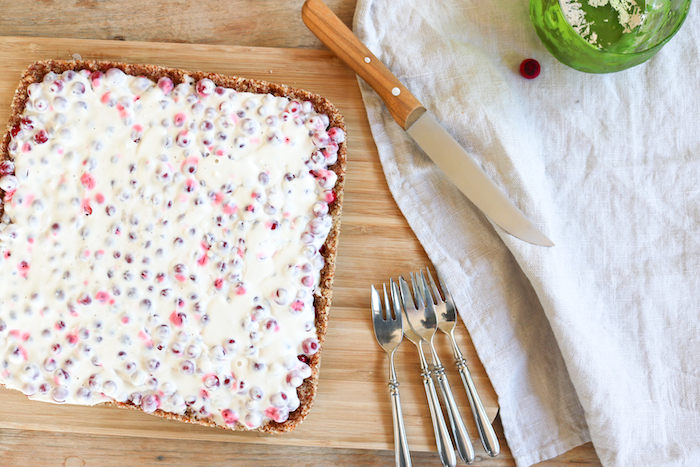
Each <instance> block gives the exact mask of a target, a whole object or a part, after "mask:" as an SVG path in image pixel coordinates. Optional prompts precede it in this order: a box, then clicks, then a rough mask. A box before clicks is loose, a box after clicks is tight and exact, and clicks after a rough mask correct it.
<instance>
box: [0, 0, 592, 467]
mask: <svg viewBox="0 0 700 467" xmlns="http://www.w3.org/2000/svg"><path fill="white" fill-rule="evenodd" d="M326 3H327V4H328V6H329V7H330V8H331V9H332V10H333V11H334V12H335V13H336V14H337V15H338V16H339V17H340V19H341V20H342V21H343V22H345V23H346V24H347V25H351V24H352V16H353V13H354V10H355V3H356V0H327V1H326ZM302 4H303V0H291V1H283V2H280V1H279V0H249V1H245V0H224V1H222V0H218V1H214V0H197V1H193V0H161V1H158V0H112V1H110V0H23V1H17V0H0V36H44V37H63V38H81V39H107V40H120V41H152V42H175V43H177V42H182V43H191V44H217V45H239V46H253V47H292V48H309V49H324V48H325V47H324V46H323V45H322V44H321V43H320V41H319V40H318V39H316V38H315V37H314V36H313V34H311V32H309V30H308V29H307V28H306V27H305V26H304V24H303V23H302V21H301V17H300V11H301V5H302ZM412 254H414V255H415V256H416V258H415V259H416V260H423V258H425V254H424V253H423V252H413V253H412ZM495 426H496V431H497V434H498V436H499V438H500V440H501V444H502V451H501V455H499V456H498V457H497V458H480V459H479V460H478V461H477V463H476V465H480V466H494V467H495V466H499V467H505V466H514V465H515V462H514V460H513V458H512V456H511V455H510V451H509V450H508V447H507V444H506V441H505V439H504V436H503V429H502V427H501V424H500V420H499V419H496V423H495ZM0 459H1V461H0V465H2V467H5V466H7V467H14V466H22V467H24V466H34V465H42V466H54V465H56V466H58V465H60V466H66V467H70V466H83V465H88V466H112V465H114V466H123V465H135V466H151V465H158V466H164V465H167V466H199V465H206V466H224V465H226V466H243V465H259V466H326V465H328V466H350V465H393V451H374V450H364V449H337V448H319V447H303V448H299V447H288V446H266V445H259V444H247V443H240V444H233V443H230V442H214V441H196V442H194V441H193V442H189V443H187V442H182V441H179V440H171V439H158V438H139V437H127V436H97V435H87V434H75V433H61V432H44V431H34V430H31V431H30V430H14V429H2V430H0ZM413 464H414V465H415V466H423V465H426V466H427V465H439V464H440V463H439V460H438V458H437V456H436V454H435V453H426V452H420V453H419V452H415V453H413ZM573 465H576V466H577V467H594V466H600V465H601V464H600V461H599V460H598V457H597V456H596V454H595V451H594V450H593V447H592V446H591V444H590V443H589V444H586V445H584V446H581V447H579V448H576V449H574V450H572V451H570V452H568V453H566V454H564V455H562V456H560V457H558V458H556V459H552V460H549V461H546V462H543V463H541V464H539V466H540V467H545V466H546V467H555V466H556V467H571V466H573Z"/></svg>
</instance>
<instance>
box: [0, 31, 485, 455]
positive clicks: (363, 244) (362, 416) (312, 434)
mask: <svg viewBox="0 0 700 467" xmlns="http://www.w3.org/2000/svg"><path fill="white" fill-rule="evenodd" d="M19 51H23V52H22V53H20V52H19ZM73 53H79V54H81V56H82V58H85V59H102V60H118V61H128V62H135V63H154V64H158V65H165V66H174V67H179V68H184V69H190V70H204V71H213V72H219V73H226V74H232V75H240V76H245V77H252V78H259V79H267V80H274V81H276V82H280V83H284V84H290V85H294V86H298V87H302V88H304V89H307V90H310V91H314V92H318V93H319V94H322V95H324V96H326V97H327V98H328V99H330V100H331V101H332V102H334V103H335V104H336V106H338V108H339V109H340V110H341V112H342V113H343V114H344V115H345V118H346V123H347V126H348V135H349V140H348V146H349V157H348V159H349V160H348V177H347V184H346V193H345V200H346V203H345V206H344V209H343V218H342V229H341V237H340V249H339V253H338V261H337V274H336V278H335V284H334V298H333V307H332V310H331V321H330V324H329V329H328V335H327V339H326V344H325V348H324V356H323V359H322V365H321V379H320V382H319V391H318V395H317V398H316V403H315V406H314V409H313V410H312V412H311V415H310V416H309V418H308V419H307V421H306V422H305V423H304V424H302V425H301V426H300V427H299V428H298V429H297V430H295V431H294V432H293V433H290V434H288V435H284V436H269V435H260V434H251V433H231V432H227V431H223V430H216V429H211V428H204V427H199V426H191V425H186V424H181V423H176V422H171V421H167V420H161V419H158V418H155V417H151V416H148V415H145V414H142V413H139V412H136V411H125V410H118V409H113V408H107V407H90V408H86V407H74V406H58V405H49V404H42V403H38V402H31V401H28V400H27V399H26V398H24V396H22V395H21V394H19V393H16V392H13V391H9V390H1V391H0V428H5V429H13V430H41V431H48V432H55V433H79V434H84V435H88V434H96V435H112V436H139V437H143V438H167V439H183V440H185V439H189V440H206V441H213V442H234V443H236V442H237V443H241V442H249V443H264V444H288V445H292V444H293V445H303V446H323V447H338V448H363V449H375V450H382V449H392V446H393V433H392V429H391V407H390V404H389V395H388V387H387V382H388V364H387V358H386V355H385V354H384V352H383V351H382V350H381V349H380V348H379V346H378V345H377V343H376V341H375V339H374V334H373V330H372V324H371V321H370V313H369V285H370V284H372V283H374V284H377V285H379V284H381V283H382V282H386V281H388V279H389V277H397V276H398V275H400V274H403V275H407V274H408V273H409V272H410V271H412V270H416V269H418V268H420V267H425V266H426V265H428V264H429V262H428V259H427V257H426V255H425V253H424V251H423V250H422V248H421V246H420V244H419V243H418V241H417V240H416V238H415V236H414V235H413V233H412V232H411V230H410V228H409V227H408V225H407V224H406V221H405V219H404V218H403V216H402V215H401V213H400V212H399V210H398V208H397V207H396V204H395V203H394V201H393V199H392V197H391V194H390V193H389V191H388V188H387V185H386V182H385V180H384V176H383V173H382V170H381V165H380V163H379V160H378V157H377V153H376V147H375V146H374V143H373V140H372V137H371V134H370V132H369V125H368V123H367V119H366V114H365V111H364V107H363V104H362V100H361V97H360V93H359V88H358V85H357V81H356V78H355V76H354V74H353V73H352V72H351V71H350V70H349V69H348V68H346V67H345V66H344V65H343V64H341V63H340V62H339V61H338V60H337V59H335V58H333V56H332V55H331V54H330V53H328V52H324V51H315V50H291V49H272V48H250V47H227V46H218V45H174V44H162V43H149V44H146V43H135V42H114V41H86V40H75V39H45V38H11V37H4V38H0V62H1V63H3V67H2V69H0V120H2V121H4V120H5V119H6V117H7V115H8V113H9V103H10V101H11V97H12V93H13V91H14V88H15V86H16V83H17V82H18V79H19V76H20V74H21V72H22V70H23V69H24V68H25V67H26V66H27V65H28V64H29V63H31V62H32V61H34V60H38V59H45V58H63V59H69V58H71V55H72V54H73ZM368 258H371V261H368ZM458 339H459V342H460V345H461V346H462V348H463V349H464V353H465V356H466V358H467V360H468V362H469V365H470V369H471V371H472V373H473V377H474V380H475V382H476V384H477V386H478V388H479V390H480V393H481V396H482V398H483V401H484V404H485V406H486V408H487V411H488V412H489V414H490V416H491V418H492V419H493V418H494V417H495V415H496V412H497V401H496V395H495V394H494V392H493V390H492V389H491V387H490V384H489V382H488V378H487V377H486V374H485V372H484V369H483V367H482V366H481V364H480V363H479V360H478V358H477V356H476V353H475V351H474V348H473V346H472V344H471V342H470V340H469V337H468V335H467V333H466V330H465V329H464V328H463V327H460V330H459V332H458ZM437 341H438V345H439V352H440V353H441V355H443V360H444V361H445V363H446V364H447V374H448V377H449V378H450V379H451V381H452V386H453V388H454V389H455V393H456V394H455V396H456V398H457V402H458V404H459V406H460V408H461V411H462V414H463V416H464V419H465V421H466V422H467V426H468V429H469V430H470V433H472V435H473V437H474V438H475V439H476V438H477V431H476V427H475V425H474V422H473V419H472V416H471V412H470V409H469V404H468V400H467V397H466V393H465V391H464V390H463V387H462V384H461V380H460V379H459V374H458V373H457V371H456V368H455V367H454V365H451V364H450V363H451V362H452V358H451V351H450V347H449V343H448V341H447V339H446V338H444V336H438V339H437ZM397 371H398V374H399V379H400V382H401V396H402V401H403V404H404V411H405V419H406V425H407V433H408V437H409V442H410V443H411V448H412V449H413V450H415V451H427V450H433V449H434V441H433V434H432V428H431V425H430V419H429V412H428V408H427V404H426V398H425V393H424V390H423V385H422V382H421V379H420V374H419V373H420V368H419V364H418V357H417V353H416V350H415V348H414V347H412V344H410V343H409V342H406V343H404V345H402V348H401V349H400V351H399V354H398V362H397ZM328 433H334V435H333V436H332V437H329V436H328Z"/></svg>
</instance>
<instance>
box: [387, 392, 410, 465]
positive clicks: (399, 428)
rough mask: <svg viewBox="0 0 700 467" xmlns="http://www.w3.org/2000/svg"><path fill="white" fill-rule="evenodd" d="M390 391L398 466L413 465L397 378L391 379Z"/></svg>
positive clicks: (395, 454) (395, 455) (395, 453)
mask: <svg viewBox="0 0 700 467" xmlns="http://www.w3.org/2000/svg"><path fill="white" fill-rule="evenodd" d="M389 392H390V394H391V414H392V417H393V419H394V457H395V458H396V467H411V452H410V451H409V449H408V439H407V438H406V427H405V425H404V423H403V411H402V410H401V397H400V396H399V382H398V381H396V380H395V379H392V380H390V381H389Z"/></svg>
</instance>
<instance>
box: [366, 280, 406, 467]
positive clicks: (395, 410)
mask: <svg viewBox="0 0 700 467" xmlns="http://www.w3.org/2000/svg"><path fill="white" fill-rule="evenodd" d="M371 303H372V323H373V324H374V336H375V337H376V338H377V342H379V345H380V346H381V347H382V348H383V349H384V351H385V352H386V353H387V354H388V355H389V393H390V394H391V414H392V419H393V422H394V457H395V459H396V466H397V467H411V452H410V451H409V449H408V439H407V438H406V428H405V426H404V423H403V412H402V410H401V398H400V397H399V382H398V380H397V378H396V369H395V368H394V353H396V348H397V347H398V346H399V344H401V341H402V340H403V319H402V316H401V312H398V313H396V312H395V311H394V313H392V307H391V306H390V304H389V297H388V295H387V293H386V285H384V304H385V307H384V309H382V300H381V297H380V296H379V292H377V289H375V288H374V286H372V295H371ZM385 312H386V313H385Z"/></svg>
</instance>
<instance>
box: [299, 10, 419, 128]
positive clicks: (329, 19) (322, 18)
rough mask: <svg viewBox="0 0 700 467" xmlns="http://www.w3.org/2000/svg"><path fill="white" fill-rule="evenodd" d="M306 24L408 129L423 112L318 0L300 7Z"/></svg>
mask: <svg viewBox="0 0 700 467" xmlns="http://www.w3.org/2000/svg"><path fill="white" fill-rule="evenodd" d="M301 17H302V19H303V20H304V23H305V24H306V26H307V27H308V28H309V29H310V30H311V32H313V33H314V34H315V35H316V37H318V38H319V39H320V40H321V42H323V43H324V44H326V46H327V47H328V48H329V49H331V51H332V52H333V53H335V54H336V55H337V56H338V58H340V59H341V60H342V61H343V62H345V63H346V64H347V65H348V66H349V67H350V68H352V69H353V70H354V71H355V73H357V74H358V75H360V77H361V78H362V79H364V80H365V81H366V82H367V84H369V85H370V86H371V87H372V89H374V90H375V91H376V92H377V94H379V97H381V98H382V100H383V101H384V103H385V104H386V106H387V107H388V108H389V112H390V113H391V116H392V117H394V120H396V121H397V122H398V124H399V125H401V128H403V129H404V130H407V129H408V128H410V127H411V125H413V123H414V122H415V121H416V120H417V119H418V117H420V116H421V115H423V113H424V112H425V107H423V105H422V104H421V103H420V102H419V101H418V99H416V98H415V96H414V95H413V94H411V93H410V92H409V91H408V89H406V87H405V86H404V85H403V84H401V82H400V81H399V80H398V78H396V76H394V75H393V73H391V71H389V69H388V68H387V67H386V66H385V65H384V64H383V63H382V62H380V61H379V60H378V59H377V57H375V56H374V54H373V53H372V52H370V51H369V49H368V48H367V47H365V45H364V44H363V43H362V42H360V40H359V39H358V38H357V36H355V35H354V34H353V33H352V31H351V30H350V29H348V27H347V26H345V24H344V23H343V22H342V21H340V19H339V18H338V17H337V16H336V15H335V14H334V13H333V12H332V11H331V10H330V9H329V8H328V7H327V6H326V4H325V3H323V1H321V0H306V3H304V6H303V7H302V8H301Z"/></svg>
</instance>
